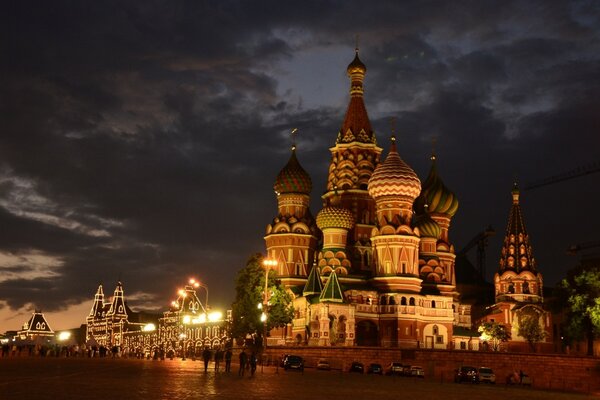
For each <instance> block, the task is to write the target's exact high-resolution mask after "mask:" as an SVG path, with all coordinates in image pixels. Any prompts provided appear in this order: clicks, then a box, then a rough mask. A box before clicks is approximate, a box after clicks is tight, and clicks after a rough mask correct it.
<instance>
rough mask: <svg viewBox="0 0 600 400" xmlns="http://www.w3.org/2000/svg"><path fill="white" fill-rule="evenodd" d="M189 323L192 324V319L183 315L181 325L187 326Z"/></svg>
mask: <svg viewBox="0 0 600 400" xmlns="http://www.w3.org/2000/svg"><path fill="white" fill-rule="evenodd" d="M190 322H192V317H190V316H189V315H184V317H183V323H184V324H189V323H190Z"/></svg>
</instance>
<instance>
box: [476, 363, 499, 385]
mask: <svg viewBox="0 0 600 400" xmlns="http://www.w3.org/2000/svg"><path fill="white" fill-rule="evenodd" d="M479 382H483V383H496V374H494V371H492V369H491V368H488V367H480V368H479Z"/></svg>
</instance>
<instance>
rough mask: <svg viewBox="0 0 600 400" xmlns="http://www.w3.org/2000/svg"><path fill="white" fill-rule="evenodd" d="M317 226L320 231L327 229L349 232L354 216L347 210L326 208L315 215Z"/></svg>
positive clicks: (332, 207) (334, 207)
mask: <svg viewBox="0 0 600 400" xmlns="http://www.w3.org/2000/svg"><path fill="white" fill-rule="evenodd" d="M317 226H318V227H319V229H321V230H323V229H327V228H344V229H348V230H350V229H352V227H353V226H354V215H353V214H352V212H351V211H350V210H348V209H347V208H342V207H336V206H328V207H325V208H323V209H322V210H321V211H319V213H318V214H317Z"/></svg>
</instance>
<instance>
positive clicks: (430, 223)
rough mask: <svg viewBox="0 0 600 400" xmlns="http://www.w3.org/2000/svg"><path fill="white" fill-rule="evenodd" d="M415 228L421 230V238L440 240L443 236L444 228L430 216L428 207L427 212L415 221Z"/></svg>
mask: <svg viewBox="0 0 600 400" xmlns="http://www.w3.org/2000/svg"><path fill="white" fill-rule="evenodd" d="M413 227H415V228H419V232H420V233H421V237H430V238H436V239H439V238H440V237H441V236H442V228H441V227H440V226H439V225H438V223H437V222H435V221H434V220H433V219H432V218H431V217H430V216H429V212H428V211H427V206H425V212H424V213H423V214H421V215H419V216H417V217H416V218H415V219H414V222H413Z"/></svg>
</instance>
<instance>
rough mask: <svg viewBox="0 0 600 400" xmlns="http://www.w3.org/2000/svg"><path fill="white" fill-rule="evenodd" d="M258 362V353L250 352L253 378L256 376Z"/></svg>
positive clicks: (251, 375)
mask: <svg viewBox="0 0 600 400" xmlns="http://www.w3.org/2000/svg"><path fill="white" fill-rule="evenodd" d="M257 362H258V360H257V359H256V354H254V351H253V352H252V353H251V354H250V377H251V378H252V377H253V376H254V373H255V372H256V363H257Z"/></svg>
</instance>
